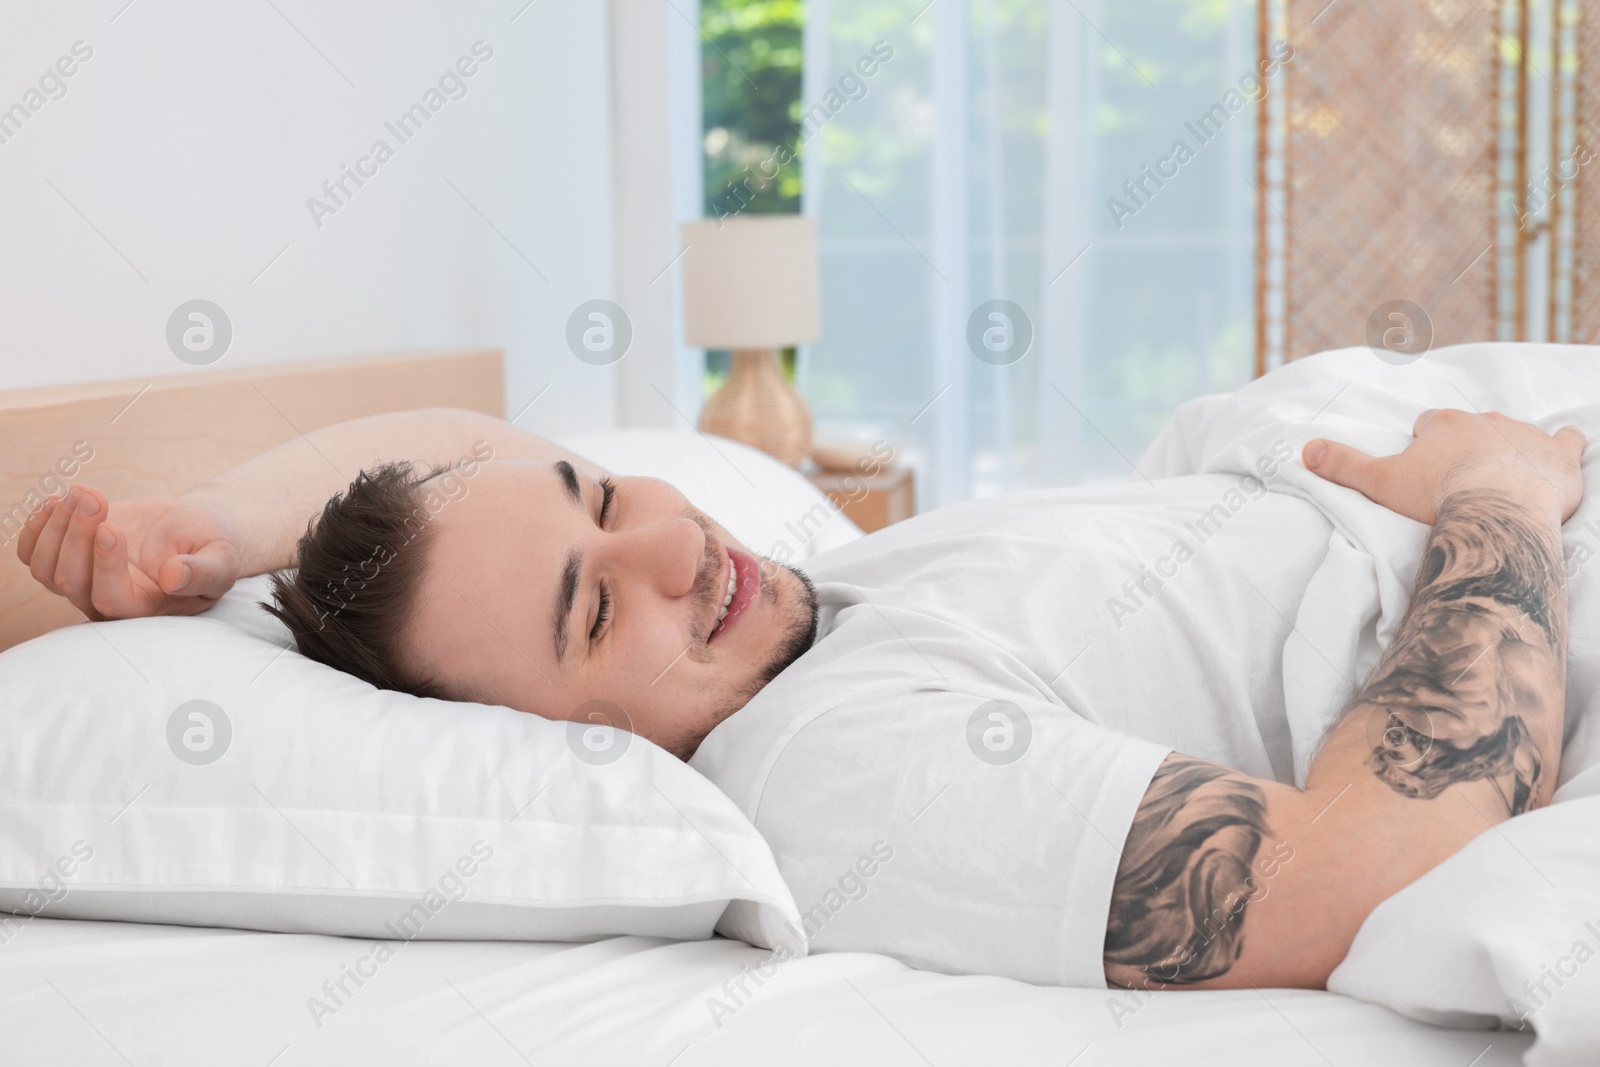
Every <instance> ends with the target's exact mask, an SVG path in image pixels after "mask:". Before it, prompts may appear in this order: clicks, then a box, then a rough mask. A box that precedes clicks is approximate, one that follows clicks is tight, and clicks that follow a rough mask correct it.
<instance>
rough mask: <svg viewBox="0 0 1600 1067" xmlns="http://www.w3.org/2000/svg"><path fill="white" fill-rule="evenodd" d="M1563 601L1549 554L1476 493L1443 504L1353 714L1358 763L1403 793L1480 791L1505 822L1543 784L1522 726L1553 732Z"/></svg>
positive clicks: (1547, 780) (1537, 796) (1526, 523)
mask: <svg viewBox="0 0 1600 1067" xmlns="http://www.w3.org/2000/svg"><path fill="white" fill-rule="evenodd" d="M1566 616H1567V612H1566V599H1565V591H1564V587H1563V585H1562V579H1561V546H1560V543H1559V541H1558V540H1557V539H1556V538H1554V537H1552V536H1551V535H1550V533H1549V532H1548V531H1545V530H1542V529H1541V528H1539V526H1538V525H1537V524H1536V523H1535V522H1534V521H1533V520H1531V519H1530V518H1529V517H1528V516H1527V515H1526V514H1525V513H1524V512H1522V511H1521V510H1519V509H1517V508H1516V507H1515V506H1513V505H1511V504H1508V503H1507V502H1505V501H1503V500H1501V499H1499V498H1497V497H1495V496H1493V495H1492V494H1489V493H1482V492H1475V493H1459V494H1456V495H1455V496H1452V497H1451V498H1450V499H1448V500H1447V501H1445V503H1444V505H1443V506H1442V507H1441V508H1440V510H1439V517H1438V521H1437V522H1436V523H1435V525H1434V529H1433V533H1432V535H1431V537H1430V538H1429V541H1428V547H1427V552H1426V554H1425V556H1424V558H1423V563H1422V567H1421V568H1420V571H1419V573H1418V575H1417V588H1416V592H1415V594H1414V595H1413V597H1412V601H1411V607H1410V609H1409V610H1408V611H1407V613H1406V617H1405V619H1403V620H1402V621H1401V625H1400V630H1399V633H1398V635H1397V636H1396V638H1395V641H1394V643H1393V644H1392V645H1391V646H1390V647H1389V649H1388V651H1387V652H1386V653H1385V654H1384V657H1383V660H1382V661H1381V662H1380V663H1379V665H1378V669H1377V671H1376V672H1375V673H1374V675H1373V676H1372V678H1371V680H1370V681H1368V683H1367V684H1366V686H1364V687H1363V688H1362V689H1361V691H1360V692H1359V693H1358V694H1357V695H1356V699H1355V703H1354V705H1353V706H1354V707H1357V708H1368V709H1371V710H1370V714H1372V715H1373V716H1374V718H1373V720H1372V722H1373V729H1372V730H1371V734H1372V735H1373V747H1372V751H1371V754H1370V756H1369V757H1368V761H1367V763H1368V766H1369V767H1370V768H1371V769H1372V771H1373V773H1374V774H1376V775H1377V776H1378V778H1379V779H1380V780H1381V781H1383V782H1385V783H1386V784H1387V785H1389V787H1390V788H1392V789H1394V790H1395V791H1396V792H1398V793H1401V794H1402V795H1404V796H1408V797H1415V798H1418V799H1431V798H1433V797H1437V796H1439V795H1440V794H1441V793H1443V792H1444V791H1445V790H1446V789H1448V788H1450V787H1451V786H1453V785H1460V784H1462V783H1466V782H1479V781H1483V782H1489V783H1491V784H1492V785H1493V786H1494V788H1495V790H1496V791H1497V792H1498V794H1499V796H1500V799H1501V801H1502V802H1503V803H1504V805H1505V810H1506V813H1507V814H1510V815H1517V814H1520V813H1522V812H1525V811H1527V810H1529V809H1530V808H1532V807H1534V806H1535V805H1536V804H1537V803H1539V802H1540V801H1541V799H1542V798H1543V797H1544V796H1545V795H1546V794H1547V793H1548V787H1549V786H1550V785H1552V784H1553V782H1552V778H1553V776H1554V773H1555V770H1556V768H1555V766H1554V765H1553V761H1552V760H1550V759H1547V758H1545V757H1544V755H1543V754H1542V753H1541V752H1540V750H1539V746H1538V744H1537V742H1536V741H1535V729H1536V728H1542V730H1543V731H1544V735H1545V736H1548V735H1549V731H1550V730H1551V729H1555V730H1559V728H1560V727H1559V722H1556V723H1551V721H1550V719H1551V717H1552V716H1554V717H1556V718H1557V719H1559V716H1560V715H1561V711H1562V705H1563V700H1564V690H1565V686H1566V683H1565V665H1566V646H1567V625H1566Z"/></svg>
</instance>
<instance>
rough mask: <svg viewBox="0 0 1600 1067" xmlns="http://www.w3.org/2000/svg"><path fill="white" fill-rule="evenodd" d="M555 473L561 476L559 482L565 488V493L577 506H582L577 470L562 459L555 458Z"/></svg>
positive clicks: (581, 490)
mask: <svg viewBox="0 0 1600 1067" xmlns="http://www.w3.org/2000/svg"><path fill="white" fill-rule="evenodd" d="M555 469H556V473H557V474H559V475H560V476H561V484H562V485H564V486H565V487H566V489H567V495H568V496H569V497H571V498H572V502H573V503H574V504H576V505H577V506H578V507H580V508H581V507H583V489H582V487H580V486H579V485H578V472H577V471H575V470H573V469H572V464H570V463H568V462H567V461H566V460H564V459H559V460H556V463H555Z"/></svg>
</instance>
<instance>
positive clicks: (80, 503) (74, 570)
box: [51, 486, 106, 619]
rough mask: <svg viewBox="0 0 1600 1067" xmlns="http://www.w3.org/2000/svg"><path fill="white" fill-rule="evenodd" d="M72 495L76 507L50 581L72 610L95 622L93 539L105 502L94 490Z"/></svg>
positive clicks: (83, 490)
mask: <svg viewBox="0 0 1600 1067" xmlns="http://www.w3.org/2000/svg"><path fill="white" fill-rule="evenodd" d="M73 492H74V493H76V494H77V507H75V508H73V509H72V512H71V515H70V517H69V518H68V519H67V524H66V525H67V529H66V533H65V534H64V535H63V536H62V538H61V549H60V551H59V552H58V553H57V555H56V569H55V572H54V574H53V575H52V576H51V580H52V582H53V583H54V584H55V587H56V589H57V590H59V591H60V593H61V595H62V596H64V597H66V598H67V599H68V600H70V601H72V606H73V607H75V608H77V609H78V610H79V611H81V612H83V613H84V614H85V615H87V616H89V617H90V618H91V619H93V618H97V616H96V614H95V610H94V605H93V604H92V603H91V602H90V593H91V592H92V588H93V581H94V535H95V531H96V530H98V529H99V528H100V524H101V523H102V522H104V521H105V518H106V499H105V496H104V495H103V494H101V493H100V491H99V490H96V489H89V488H85V487H81V486H80V487H79V488H77V489H74V490H73Z"/></svg>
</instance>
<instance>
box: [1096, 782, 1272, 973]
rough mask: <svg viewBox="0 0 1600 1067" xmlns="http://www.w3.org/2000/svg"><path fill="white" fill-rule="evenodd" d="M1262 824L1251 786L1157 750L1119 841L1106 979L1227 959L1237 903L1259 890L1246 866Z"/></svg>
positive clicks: (1258, 798) (1262, 804)
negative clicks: (1158, 761) (1159, 757)
mask: <svg viewBox="0 0 1600 1067" xmlns="http://www.w3.org/2000/svg"><path fill="white" fill-rule="evenodd" d="M1268 833H1269V830H1268V827H1267V813H1266V795H1265V794H1264V793H1263V792H1262V791H1261V789H1260V787H1259V786H1257V785H1255V784H1254V783H1252V782H1250V781H1249V780H1248V779H1245V778H1244V777H1242V776H1240V775H1237V774H1233V773H1231V772H1229V771H1227V770H1225V769H1224V768H1222V767H1218V766H1216V765H1214V764H1210V763H1207V762H1205V761H1204V760H1197V759H1190V758H1188V757H1186V756H1176V755H1174V756H1169V757H1167V760H1166V761H1165V762H1164V763H1162V765H1161V768H1160V770H1158V771H1157V772H1156V774H1155V777H1154V778H1153V779H1152V780H1151V782H1150V788H1149V789H1148V790H1147V791H1146V793H1145V798H1144V802H1143V803H1142V804H1141V805H1140V807H1139V812H1138V814H1137V815H1136V816H1135V817H1134V821H1133V827H1132V828H1131V829H1130V830H1129V832H1128V839H1127V842H1126V844H1125V845H1124V846H1123V850H1122V863H1121V866H1120V867H1119V868H1118V869H1117V879H1116V885H1115V888H1114V889H1113V891H1112V901H1113V904H1112V908H1111V916H1110V920H1109V922H1108V924H1107V927H1106V947H1105V968H1106V980H1107V981H1108V982H1111V983H1112V984H1114V985H1120V986H1125V987H1127V988H1138V989H1148V988H1152V987H1154V986H1159V985H1177V984H1183V983H1187V982H1198V981H1202V980H1204V979H1207V978H1215V977H1216V976H1218V975H1220V974H1223V973H1225V972H1226V971H1227V970H1228V968H1230V967H1231V966H1233V963H1234V961H1235V960H1237V959H1238V958H1239V952H1240V951H1241V949H1242V948H1243V946H1244V939H1243V927H1244V914H1243V913H1244V909H1245V908H1246V906H1247V905H1248V904H1249V903H1250V901H1251V900H1252V899H1255V898H1256V897H1257V896H1258V895H1260V894H1262V893H1263V892H1264V888H1263V883H1262V881H1261V879H1260V878H1259V877H1258V876H1257V875H1256V874H1255V873H1253V869H1252V865H1253V864H1254V863H1255V860H1256V853H1257V852H1258V851H1259V850H1260V848H1261V841H1262V838H1263V837H1265V836H1267V834H1268ZM1291 855H1292V850H1291ZM1278 856H1279V859H1280V860H1281V859H1282V858H1283V857H1282V854H1281V852H1280V853H1278ZM1263 873H1267V872H1263ZM1270 876H1271V875H1270V874H1268V877H1270Z"/></svg>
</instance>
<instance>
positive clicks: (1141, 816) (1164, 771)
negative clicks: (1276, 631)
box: [1105, 412, 1583, 989]
mask: <svg viewBox="0 0 1600 1067" xmlns="http://www.w3.org/2000/svg"><path fill="white" fill-rule="evenodd" d="M1319 444H1322V445H1324V446H1325V451H1324V450H1321V449H1318V448H1317V446H1318V445H1319ZM1582 450H1583V437H1582V435H1581V434H1578V433H1577V431H1575V430H1564V431H1562V432H1561V433H1560V434H1558V435H1556V436H1555V437H1550V436H1547V435H1545V434H1543V433H1540V432H1539V431H1538V430H1536V429H1534V428H1533V427H1531V426H1527V425H1525V424H1522V423H1517V422H1514V421H1512V420H1510V419H1505V418H1503V417H1502V416H1499V415H1490V416H1473V415H1467V414H1464V413H1462V412H1426V413H1424V415H1423V416H1422V417H1421V418H1419V419H1418V421H1417V428H1416V440H1415V441H1413V443H1412V445H1411V447H1409V448H1408V449H1407V450H1406V451H1405V452H1404V453H1402V454H1401V455H1399V456H1393V457H1388V458H1386V459H1382V460H1374V459H1372V458H1371V457H1367V456H1364V455H1362V454H1361V453H1359V452H1356V451H1355V450H1353V449H1349V448H1347V447H1345V446H1343V445H1336V444H1332V443H1328V442H1312V443H1311V444H1310V445H1308V446H1307V449H1306V459H1307V464H1308V466H1312V467H1313V469H1316V470H1317V471H1318V472H1319V473H1321V474H1322V475H1323V476H1324V477H1327V478H1329V479H1331V480H1333V481H1336V482H1339V483H1341V484H1343V485H1347V486H1349V487H1351V488H1355V489H1358V490H1360V491H1362V492H1363V493H1365V494H1366V495H1367V496H1369V497H1371V498H1372V499H1374V500H1376V501H1378V502H1379V503H1382V504H1384V505H1386V506H1388V507H1391V508H1393V509H1394V510H1396V511H1399V512H1401V513H1402V514H1406V515H1409V516H1410V517H1412V518H1415V519H1418V520H1419V521H1424V522H1432V523H1433V524H1434V528H1433V531H1432V534H1431V536H1430V537H1429V539H1428V543H1427V549H1426V552H1425V554H1424V557H1423V562H1422V566H1421V568H1420V570H1419V573H1418V575H1417V586H1416V591H1415V594H1414V596H1413V599H1412V602H1411V606H1410V608H1409V610H1408V611H1407V613H1406V616H1405V618H1404V619H1403V620H1402V622H1401V625H1400V628H1399V631H1398V632H1397V634H1396V636H1395V639H1394V641H1393V643H1392V644H1391V645H1390V647H1389V648H1388V650H1387V651H1386V652H1385V654H1384V656H1383V658H1382V660H1381V661H1380V663H1379V665H1378V668H1377V670H1376V671H1375V672H1374V674H1373V676H1372V677H1371V678H1370V679H1369V680H1368V681H1367V682H1366V684H1365V685H1363V686H1362V687H1360V689H1359V690H1358V691H1357V693H1356V694H1355V697H1354V699H1353V700H1352V701H1351V703H1350V705H1349V707H1348V708H1347V709H1346V710H1345V712H1344V713H1343V715H1342V716H1341V717H1340V719H1339V720H1338V722H1337V723H1336V724H1335V725H1334V727H1333V729H1332V730H1331V731H1330V732H1329V734H1328V736H1327V737H1326V739H1325V740H1324V743H1323V745H1322V748H1321V749H1320V750H1319V752H1318V753H1317V755H1316V757H1315V759H1314V760H1313V761H1312V764H1311V767H1310V770H1309V773H1308V775H1307V779H1306V788H1305V789H1304V790H1300V789H1295V788H1293V787H1291V786H1286V785H1282V784H1279V783H1276V782H1266V781H1259V780H1255V779H1251V778H1249V777H1247V776H1245V775H1241V774H1237V773H1235V772H1232V771H1229V770H1226V769H1225V768H1222V767H1218V766H1215V765H1213V764H1209V763H1206V762H1204V761H1202V760H1196V759H1190V758H1188V757H1185V756H1178V755H1174V756H1170V757H1168V759H1167V760H1166V761H1165V762H1164V763H1163V764H1162V766H1161V768H1160V769H1159V770H1158V771H1157V773H1156V775H1155V778H1154V779H1153V781H1152V782H1151V785H1150V787H1149V790H1148V791H1147V793H1146V795H1145V799H1144V801H1143V803H1142V805H1141V807H1140V809H1139V812H1138V814H1137V815H1136V816H1135V819H1134V823H1133V827H1132V829H1131V831H1130V832H1129V835H1128V839H1127V843H1126V844H1125V846H1124V849H1123V858H1122V863H1121V866H1120V868H1119V870H1118V874H1117V879H1116V885H1115V888H1114V890H1113V895H1112V905H1111V914H1110V918H1109V922H1108V926H1107V934H1106V947H1105V966H1106V979H1107V981H1108V982H1109V983H1110V984H1112V985H1119V986H1124V987H1130V988H1138V989H1153V988H1161V987H1164V986H1201V987H1210V988H1237V987H1243V986H1246V985H1258V986H1260V985H1274V986H1303V987H1312V988H1320V987H1322V986H1323V985H1324V984H1325V983H1326V981H1327V977H1328V975H1329V973H1331V972H1332V970H1333V968H1334V967H1336V966H1337V965H1338V964H1339V962H1340V961H1341V960H1342V959H1343V958H1344V956H1345V954H1346V952H1347V951H1348V950H1349V947H1350V943H1351V941H1352V940H1353V939H1354V937H1355V934H1356V931H1357V929H1359V927H1360V925H1361V923H1362V922H1363V921H1364V920H1365V919H1366V917H1367V915H1368V914H1369V913H1370V912H1371V911H1372V909H1373V908H1374V907H1376V906H1377V905H1378V904H1379V903H1380V902H1381V901H1383V900H1384V899H1386V898H1387V897H1389V896H1391V895H1392V894H1394V893H1395V892H1397V891H1399V890H1400V889H1402V888H1404V887H1405V886H1406V885H1408V884H1410V883H1411V882H1412V881H1414V880H1416V879H1417V878H1419V877H1421V876H1422V875H1423V874H1424V873H1426V872H1427V871H1428V870H1430V869H1431V868H1432V867H1434V866H1435V865H1437V864H1438V863H1439V862H1441V861H1442V860H1444V859H1445V858H1446V857H1448V856H1450V855H1451V854H1452V853H1454V852H1456V851H1457V850H1458V849H1460V848H1461V847H1462V846H1463V845H1465V844H1466V843H1467V842H1468V841H1470V840H1471V839H1472V838H1474V837H1476V836H1477V835H1478V834H1479V833H1481V832H1482V831H1484V830H1485V829H1488V828H1489V827H1491V826H1493V825H1495V824H1497V823H1499V822H1502V821H1504V820H1505V819H1507V818H1510V817H1511V816H1513V815H1517V814H1520V813H1522V812H1524V811H1527V810H1529V809H1530V808H1533V807H1536V806H1538V805H1540V804H1543V803H1545V802H1547V801H1548V800H1549V798H1550V794H1551V792H1552V791H1553V790H1554V788H1555V780H1556V773H1557V767H1558V764H1559V761H1560V746H1561V729H1562V714H1563V704H1564V694H1565V689H1566V647H1567V604H1566V593H1565V587H1564V585H1563V582H1562V578H1561V523H1562V522H1563V521H1564V520H1565V518H1566V517H1567V516H1568V515H1570V514H1571V513H1572V511H1573V510H1575V509H1576V507H1577V502H1578V498H1579V496H1580V495H1581V492H1582V481H1581V476H1580V474H1579V469H1578V462H1579V459H1580V458H1581V454H1582Z"/></svg>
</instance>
